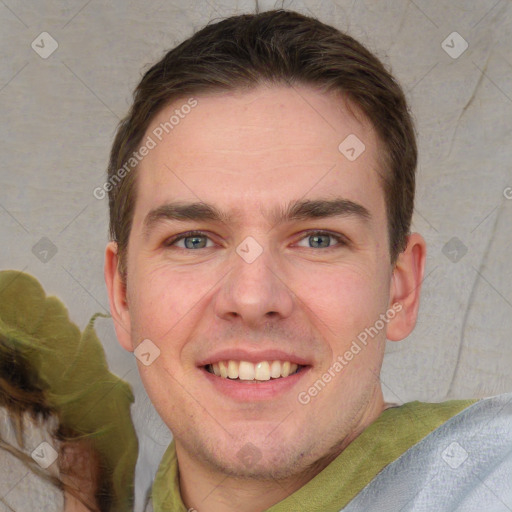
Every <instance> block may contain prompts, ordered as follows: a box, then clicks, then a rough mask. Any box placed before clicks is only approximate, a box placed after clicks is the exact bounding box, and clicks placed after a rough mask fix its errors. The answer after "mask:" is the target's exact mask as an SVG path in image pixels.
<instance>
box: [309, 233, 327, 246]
mask: <svg viewBox="0 0 512 512" xmlns="http://www.w3.org/2000/svg"><path fill="white" fill-rule="evenodd" d="M329 236H330V235H311V236H310V237H309V238H310V239H313V240H314V242H313V247H319V245H315V244H316V243H318V238H322V237H325V238H327V240H329ZM320 245H321V242H320ZM323 247H329V243H327V245H325V244H324V245H323Z"/></svg>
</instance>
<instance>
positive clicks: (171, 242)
mask: <svg viewBox="0 0 512 512" xmlns="http://www.w3.org/2000/svg"><path fill="white" fill-rule="evenodd" d="M311 235H327V236H330V237H332V238H335V239H336V240H337V242H338V245H335V246H332V247H331V246H329V247H321V248H320V249H321V250H323V251H326V252H327V251H330V250H333V249H341V248H342V247H345V246H348V245H349V242H348V240H347V239H346V238H345V237H344V236H342V235H339V234H334V233H331V232H329V231H320V230H316V229H312V230H309V231H306V232H305V233H304V236H303V237H302V238H301V239H300V240H303V239H304V238H307V237H308V236H311ZM193 236H204V237H206V238H210V237H209V236H208V234H207V233H205V232H204V231H187V232H185V233H181V234H179V235H176V236H174V237H172V238H170V239H168V240H166V241H165V243H164V245H165V247H171V246H173V245H174V244H175V243H176V242H179V241H180V240H183V239H184V238H189V237H193ZM210 240H211V238H210ZM303 248H305V249H317V248H315V247H303ZM180 249H183V250H185V251H189V252H190V251H194V250H197V249H187V248H182V247H180ZM200 249H211V247H200Z"/></svg>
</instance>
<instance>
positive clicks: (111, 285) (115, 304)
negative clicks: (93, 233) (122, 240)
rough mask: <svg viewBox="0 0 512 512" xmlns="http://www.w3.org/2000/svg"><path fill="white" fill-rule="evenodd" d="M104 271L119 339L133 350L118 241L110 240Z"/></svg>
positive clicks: (121, 343) (127, 348) (123, 345)
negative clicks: (120, 268)
mask: <svg viewBox="0 0 512 512" xmlns="http://www.w3.org/2000/svg"><path fill="white" fill-rule="evenodd" d="M104 273H105V283H106V285H107V289H108V300H109V303H110V314H111V315H112V319H113V320H114V327H115V330H116V335H117V340H118V341H119V343H120V345H121V346H122V347H123V348H124V349H126V350H128V351H129V352H133V350H134V347H133V346H132V339H131V332H132V331H131V321H130V311H129V309H128V301H127V298H126V286H125V283H124V282H123V280H122V278H121V274H120V273H119V258H118V255H117V243H116V242H109V243H108V244H107V248H106V249H105V272H104Z"/></svg>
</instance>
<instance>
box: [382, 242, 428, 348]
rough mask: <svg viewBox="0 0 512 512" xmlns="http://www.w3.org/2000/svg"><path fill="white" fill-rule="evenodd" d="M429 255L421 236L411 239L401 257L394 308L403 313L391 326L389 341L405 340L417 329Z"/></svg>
mask: <svg viewBox="0 0 512 512" xmlns="http://www.w3.org/2000/svg"><path fill="white" fill-rule="evenodd" d="M426 253H427V250H426V243H425V240H424V238H423V237H422V236H421V235H420V234H419V233H412V234H411V235H409V236H408V237H407V247H406V249H405V251H404V252H402V253H401V254H400V255H399V256H398V260H397V262H396V265H395V268H394V270H393V276H392V278H391V290H390V307H392V306H393V304H400V305H401V309H400V311H399V312H398V314H397V315H396V316H395V317H394V318H393V319H392V320H391V321H390V322H389V323H388V326H387V330H386V337H387V339H388V340H391V341H400V340H403V339H404V338H406V337H407V336H408V335H409V334H410V333H411V332H412V330H413V329H414V326H415V325H416V320H417V317H418V310H419V305H420V292H421V284H422V282H423V275H424V271H425V260H426Z"/></svg>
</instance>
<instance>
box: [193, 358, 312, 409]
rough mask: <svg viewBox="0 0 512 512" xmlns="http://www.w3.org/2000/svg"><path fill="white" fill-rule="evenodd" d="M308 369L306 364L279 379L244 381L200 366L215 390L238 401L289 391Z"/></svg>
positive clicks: (267, 397) (268, 398)
mask: <svg viewBox="0 0 512 512" xmlns="http://www.w3.org/2000/svg"><path fill="white" fill-rule="evenodd" d="M310 369H311V366H306V367H303V368H302V370H301V371H300V372H298V373H294V374H293V375H289V376H288V377H281V378H280V379H270V380H263V381H244V380H233V379H228V378H223V377H217V375H214V374H213V373H210V372H209V371H207V370H206V369H205V368H200V370H201V372H202V373H203V374H204V376H205V377H206V378H207V379H208V381H209V382H210V383H211V385H212V386H213V388H214V389H215V390H216V391H218V392H220V393H222V394H224V395H226V396H228V397H230V398H233V399H234V400H237V401H240V402H254V401H261V400H270V399H273V398H276V397H278V396H279V395H282V394H284V393H286V392H287V391H290V390H291V389H292V388H293V387H294V386H295V385H296V384H297V383H298V382H299V381H300V380H301V379H302V378H303V377H304V376H305V375H306V374H307V373H308V372H309V370H310Z"/></svg>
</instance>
